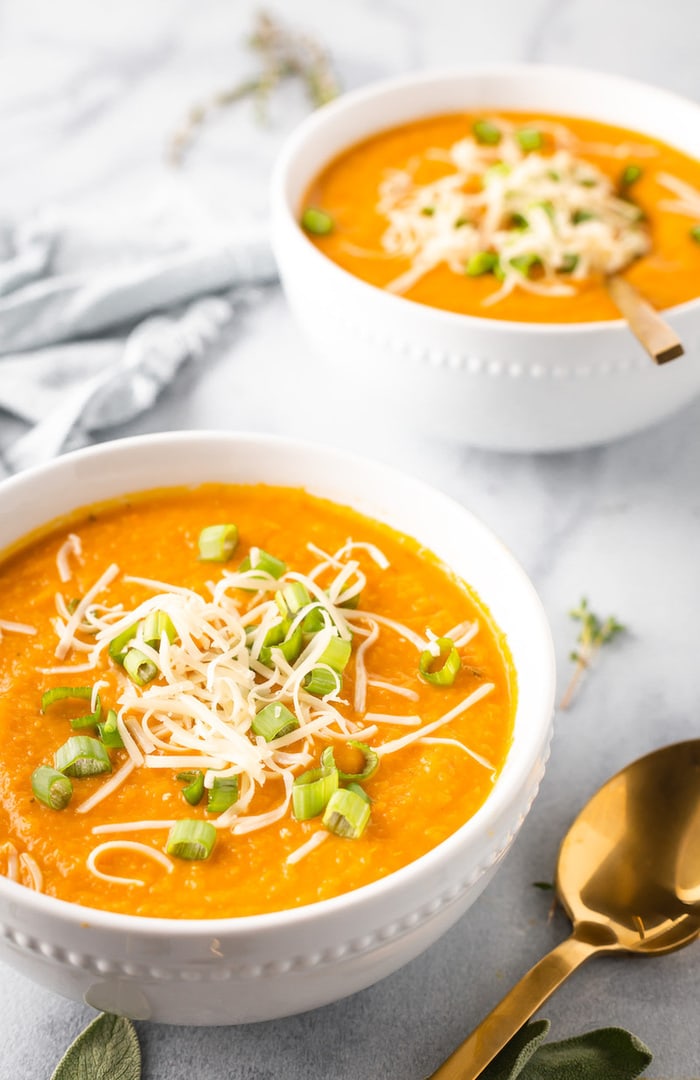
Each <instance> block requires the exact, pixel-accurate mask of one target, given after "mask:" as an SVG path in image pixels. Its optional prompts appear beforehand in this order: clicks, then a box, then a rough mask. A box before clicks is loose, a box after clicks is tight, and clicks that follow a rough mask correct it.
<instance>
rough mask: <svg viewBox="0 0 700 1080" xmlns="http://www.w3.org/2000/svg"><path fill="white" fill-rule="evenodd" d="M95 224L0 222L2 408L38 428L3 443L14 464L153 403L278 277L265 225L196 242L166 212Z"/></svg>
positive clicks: (8, 467) (209, 234)
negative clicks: (257, 289) (252, 293)
mask: <svg viewBox="0 0 700 1080" xmlns="http://www.w3.org/2000/svg"><path fill="white" fill-rule="evenodd" d="M171 212H173V211H171ZM190 224H191V223H190ZM93 226H94V222H80V221H78V222H76V221H75V220H70V219H68V220H61V219H60V217H58V218H57V217H56V216H55V215H54V216H53V218H47V217H45V218H44V219H43V220H41V221H37V222H36V223H29V224H26V225H22V226H20V227H13V226H12V225H8V224H5V225H0V409H4V410H6V411H7V412H10V413H12V414H14V415H15V416H17V417H19V418H20V419H22V420H24V421H25V422H26V423H27V424H29V425H31V427H30V430H29V431H28V432H26V433H25V434H24V435H21V436H20V437H19V438H18V439H16V440H15V441H14V442H13V443H12V444H11V445H10V446H8V447H5V448H4V451H3V461H4V471H5V472H15V471H17V470H19V469H23V468H26V467H28V466H29V465H35V464H38V463H39V462H41V461H45V460H47V459H48V458H50V457H53V456H55V455H56V454H58V453H60V452H61V451H62V450H64V449H68V448H73V447H75V446H78V445H82V444H84V443H85V442H87V441H89V438H90V435H91V434H95V433H97V432H99V431H101V430H103V429H106V428H109V427H112V426H114V425H115V424H121V423H124V422H126V421H127V420H130V419H131V418H132V417H134V416H136V415H138V413H140V412H142V411H143V410H145V409H148V408H150V406H151V405H152V404H153V402H154V401H155V399H156V398H157V396H158V394H159V393H160V392H161V390H162V389H163V388H164V387H165V386H167V385H168V383H170V382H171V381H172V379H173V378H174V377H175V375H176V374H177V372H178V370H179V369H180V367H181V366H182V364H183V363H184V362H185V361H186V360H188V359H191V358H194V359H196V358H198V357H200V356H201V355H202V354H203V353H204V351H205V350H206V349H207V348H208V347H210V346H211V345H212V344H213V343H214V342H215V341H216V340H217V339H218V338H219V337H220V335H221V334H222V332H223V330H224V328H226V327H227V325H228V324H230V323H231V322H232V321H233V320H234V319H235V317H236V314H237V310H238V304H237V302H236V298H237V297H238V296H239V295H240V290H241V289H242V288H244V287H248V286H251V285H260V284H264V283H267V282H270V281H273V280H275V279H276V276H277V272H276V268H275V264H274V259H273V256H272V252H271V249H270V246H269V243H268V239H267V232H266V230H265V229H264V227H262V226H261V227H259V228H258V229H256V230H253V231H245V232H243V231H238V232H237V233H235V234H233V235H230V236H225V235H223V233H222V235H220V236H219V235H216V233H217V232H218V230H213V229H212V228H203V229H196V228H190V234H196V235H198V239H197V241H196V242H193V241H192V239H191V238H190V237H188V236H187V235H184V234H186V232H187V230H186V229H185V230H184V234H183V230H182V229H181V228H180V229H178V228H175V229H174V230H173V229H170V230H169V229H167V228H163V222H162V220H156V221H151V222H146V223H145V222H144V221H143V220H141V221H138V222H135V223H134V231H133V233H132V234H129V232H128V231H126V232H125V231H124V230H123V229H122V230H119V229H114V228H112V230H111V232H110V231H109V230H105V231H104V233H103V234H102V236H101V235H100V230H99V228H97V229H96V228H94V227H93ZM202 234H204V236H205V239H204V240H201V239H199V237H200V236H201V235H202ZM101 240H102V243H100V241H101ZM149 316H150V317H149Z"/></svg>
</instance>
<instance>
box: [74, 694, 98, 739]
mask: <svg viewBox="0 0 700 1080" xmlns="http://www.w3.org/2000/svg"><path fill="white" fill-rule="evenodd" d="M101 719H102V702H101V700H100V695H99V694H98V695H97V701H96V702H95V711H94V712H91V713H86V715H85V716H76V717H75V719H73V720H71V722H70V726H71V727H72V728H73V730H74V731H80V730H81V729H82V728H88V727H97V725H98V724H99V722H100V720H101Z"/></svg>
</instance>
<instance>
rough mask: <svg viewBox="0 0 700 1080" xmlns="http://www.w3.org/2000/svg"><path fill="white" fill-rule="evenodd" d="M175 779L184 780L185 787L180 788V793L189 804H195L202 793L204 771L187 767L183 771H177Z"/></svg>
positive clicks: (199, 799)
mask: <svg viewBox="0 0 700 1080" xmlns="http://www.w3.org/2000/svg"><path fill="white" fill-rule="evenodd" d="M175 779H176V780H184V782H185V784H186V787H184V788H183V789H182V794H183V796H184V797H185V800H186V801H187V802H188V803H189V804H190V806H196V805H197V803H198V802H201V799H202V796H203V795H204V773H203V772H202V771H201V769H187V770H185V772H179V773H177V775H176V777H175Z"/></svg>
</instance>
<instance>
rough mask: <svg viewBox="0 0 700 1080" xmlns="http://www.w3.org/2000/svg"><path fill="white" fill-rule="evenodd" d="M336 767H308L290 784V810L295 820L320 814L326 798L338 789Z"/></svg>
mask: <svg viewBox="0 0 700 1080" xmlns="http://www.w3.org/2000/svg"><path fill="white" fill-rule="evenodd" d="M339 779H340V777H339V775H338V770H337V769H325V768H323V767H321V768H320V769H309V770H308V771H307V772H304V773H302V774H301V776H297V777H296V778H295V780H294V783H293V785H292V810H293V811H294V817H295V818H296V819H297V821H308V820H309V818H313V817H318V815H319V814H322V813H323V811H324V809H325V807H326V805H327V803H328V800H329V799H330V798H331V796H332V795H333V794H334V792H336V791H337V790H338V781H339Z"/></svg>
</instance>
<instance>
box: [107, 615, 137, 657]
mask: <svg viewBox="0 0 700 1080" xmlns="http://www.w3.org/2000/svg"><path fill="white" fill-rule="evenodd" d="M138 628H139V624H138V623H134V625H133V626H127V628H126V630H122V632H121V634H117V636H116V637H115V638H112V640H111V641H110V643H109V655H110V656H111V658H112V660H114V662H115V664H123V663H124V657H125V656H126V654H127V653H128V651H129V645H130V644H131V642H132V641H133V640H134V638H135V637H136V631H137V630H138Z"/></svg>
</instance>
